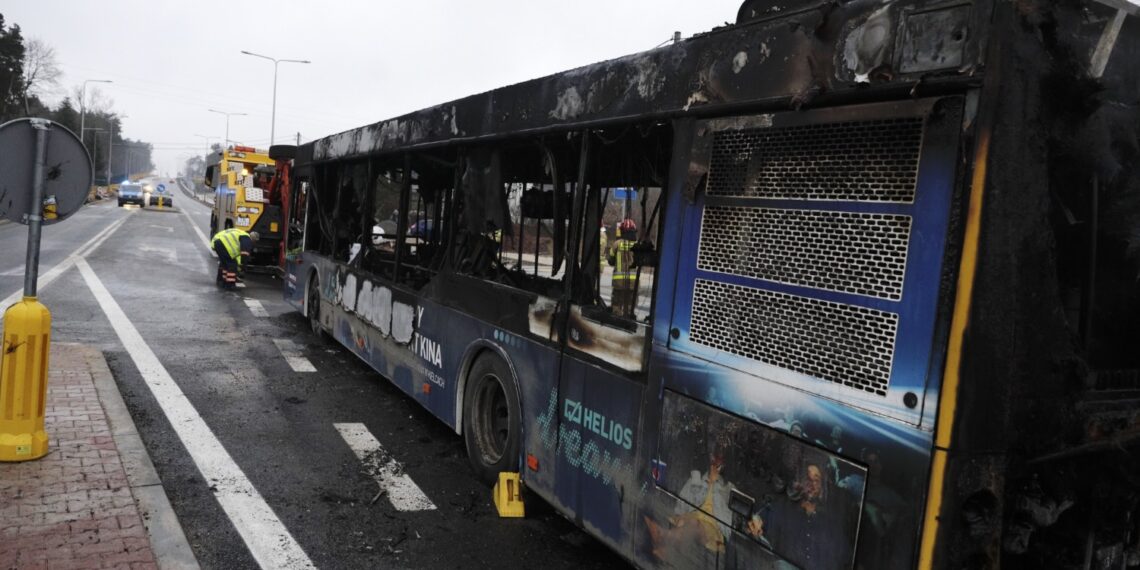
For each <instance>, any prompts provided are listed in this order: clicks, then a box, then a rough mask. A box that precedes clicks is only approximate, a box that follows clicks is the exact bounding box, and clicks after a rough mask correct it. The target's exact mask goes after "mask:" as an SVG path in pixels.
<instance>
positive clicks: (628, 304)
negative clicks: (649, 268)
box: [609, 218, 637, 318]
mask: <svg viewBox="0 0 1140 570" xmlns="http://www.w3.org/2000/svg"><path fill="white" fill-rule="evenodd" d="M636 242H637V224H636V223H634V221H633V220H631V219H629V218H626V219H624V220H622V221H621V224H619V225H618V236H617V238H616V239H615V240H614V244H613V246H612V247H611V248H610V257H609V262H610V265H612V266H614V277H613V281H612V284H613V299H612V301H613V302H612V306H613V312H614V314H615V315H618V316H622V317H626V318H633V309H634V307H636V306H637V272H636V271H634V267H633V244H634V243H636Z"/></svg>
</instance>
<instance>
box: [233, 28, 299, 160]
mask: <svg viewBox="0 0 1140 570" xmlns="http://www.w3.org/2000/svg"><path fill="white" fill-rule="evenodd" d="M241 52H242V53H244V54H245V55H252V56H253V57H260V58H261V59H268V60H269V61H272V62H273V114H272V116H271V117H270V119H269V145H270V146H273V144H274V143H275V142H277V141H276V140H275V139H274V136H275V135H276V134H277V133H276V131H277V64H279V63H312V62H311V61H309V60H307V59H276V58H272V57H269V56H267V55H261V54H256V53H253V52H248V51H245V50H242V51H241Z"/></svg>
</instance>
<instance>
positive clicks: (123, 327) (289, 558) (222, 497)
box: [75, 259, 315, 569]
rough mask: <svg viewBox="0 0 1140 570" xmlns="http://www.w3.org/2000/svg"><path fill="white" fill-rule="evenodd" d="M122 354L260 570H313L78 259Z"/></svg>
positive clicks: (125, 319)
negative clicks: (133, 366)
mask: <svg viewBox="0 0 1140 570" xmlns="http://www.w3.org/2000/svg"><path fill="white" fill-rule="evenodd" d="M75 265H76V266H77V267H78V268H79V272H80V273H81V274H82V275H83V280H84V281H86V282H87V287H88V288H90V289H91V293H92V294H94V295H95V300H96V301H98V302H99V306H100V307H102V309H103V312H104V313H105V314H106V315H107V320H109V321H111V327H112V328H114V329H115V333H116V334H118V336H119V341H120V342H122V343H123V347H124V348H126V350H127V354H129V355H130V357H131V360H133V361H134V363H135V366H136V367H138V370H139V374H141V375H142V377H143V380H144V381H145V382H146V385H147V387H148V388H150V391H151V393H152V394H154V398H155V400H157V401H158V405H159V407H160V408H162V411H163V413H164V414H166V417H167V418H168V419H169V420H170V425H171V427H173V428H174V432H175V433H176V434H178V439H180V440H181V441H182V444H183V445H184V446H186V451H188V452H189V453H190V458H191V459H193V460H194V464H195V465H196V466H197V467H198V471H199V472H200V473H201V474H202V477H203V478H204V479H206V480H207V481H210V482H211V483H212V484H213V485H214V487H213V488H214V496H215V497H216V498H217V499H218V503H220V504H221V506H222V510H224V511H225V513H226V515H227V516H229V518H230V520H231V521H233V524H234V528H236V529H237V531H238V534H240V535H241V537H242V540H244V541H245V544H246V546H248V547H249V550H250V553H251V554H252V555H253V558H254V559H255V560H256V561H257V563H258V565H259V566H261V567H262V568H290V569H292V568H315V566H313V563H312V561H311V560H309V556H308V555H307V554H305V551H304V550H302V549H301V545H300V544H298V543H297V541H296V539H294V538H293V535H291V534H289V531H288V530H287V529H286V528H285V525H284V524H282V522H281V519H279V518H277V515H276V514H274V512H273V509H272V508H270V507H269V505H268V504H267V503H266V502H265V499H263V498H262V497H261V493H259V492H258V491H257V489H256V488H255V487H254V486H253V483H251V482H250V480H249V479H248V478H247V477H246V476H245V473H243V472H242V470H241V468H239V467H238V465H237V463H235V462H234V460H233V458H232V457H231V456H230V454H229V453H228V452H227V451H226V449H225V448H224V447H222V442H220V441H218V438H217V436H215V435H214V432H212V431H210V427H209V426H208V425H206V421H205V420H203V419H202V416H201V415H199V414H198V411H197V410H196V409H194V406H193V405H192V404H191V403H190V400H188V399H187V398H186V395H185V394H183V393H182V389H181V388H179V387H178V384H177V383H175V382H174V379H173V378H171V377H170V373H169V372H167V371H166V368H165V367H164V366H163V365H162V363H161V362H159V360H158V357H157V356H155V354H154V351H152V350H151V349H150V346H148V345H147V344H146V341H144V340H143V338H142V335H141V334H139V331H138V329H136V328H135V326H134V325H133V324H131V321H130V319H128V318H127V315H126V314H125V313H123V309H122V308H120V307H119V304H118V303H117V302H115V299H114V298H113V297H111V294H110V293H109V292H108V291H107V288H106V287H105V286H104V285H103V282H102V281H100V280H99V277H98V276H97V275H95V272H94V271H92V269H91V266H90V265H88V264H87V262H86V261H84V260H83V259H79V260H77V261H76V262H75Z"/></svg>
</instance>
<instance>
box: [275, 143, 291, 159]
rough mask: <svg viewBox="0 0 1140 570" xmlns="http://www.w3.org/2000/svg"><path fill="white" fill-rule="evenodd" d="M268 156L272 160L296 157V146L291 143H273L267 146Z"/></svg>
mask: <svg viewBox="0 0 1140 570" xmlns="http://www.w3.org/2000/svg"><path fill="white" fill-rule="evenodd" d="M269 158H272V159H273V160H293V159H294V158H297V147H296V146H293V145H291V144H275V145H273V146H271V147H269Z"/></svg>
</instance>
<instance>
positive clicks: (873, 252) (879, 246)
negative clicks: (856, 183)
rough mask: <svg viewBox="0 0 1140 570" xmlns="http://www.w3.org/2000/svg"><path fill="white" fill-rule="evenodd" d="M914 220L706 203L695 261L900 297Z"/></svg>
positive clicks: (806, 283)
mask: <svg viewBox="0 0 1140 570" xmlns="http://www.w3.org/2000/svg"><path fill="white" fill-rule="evenodd" d="M910 226H911V217H910V216H902V215H893V214H861V213H853V212H818V211H811V210H782V209H775V208H748V207H738V206H707V207H705V211H704V215H703V218H702V220H701V244H700V249H699V251H698V253H697V266H698V267H700V268H701V269H705V270H708V271H717V272H721V273H731V274H733V275H742V276H745V277H754V278H757V279H767V280H769V281H777V282H780V283H788V284H791V285H802V286H805V287H814V288H817V289H827V290H830V291H841V292H845V293H855V294H858V295H867V296H871V297H879V298H881V299H891V300H898V299H901V298H902V290H903V276H904V274H905V272H906V255H907V243H908V240H909V238H910Z"/></svg>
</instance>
